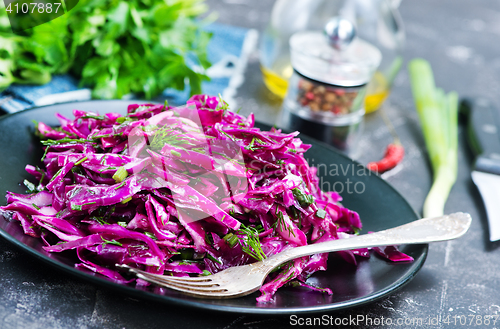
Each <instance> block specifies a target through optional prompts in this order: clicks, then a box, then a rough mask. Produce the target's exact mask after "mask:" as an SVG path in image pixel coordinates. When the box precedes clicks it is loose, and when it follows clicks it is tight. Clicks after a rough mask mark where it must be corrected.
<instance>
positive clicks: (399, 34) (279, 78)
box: [259, 0, 405, 113]
mask: <svg viewBox="0 0 500 329" xmlns="http://www.w3.org/2000/svg"><path fill="white" fill-rule="evenodd" d="M399 3H400V0H300V1H297V0H276V2H275V4H274V7H273V10H272V13H271V19H270V21H269V24H268V26H267V28H266V29H265V31H264V33H263V35H262V37H261V39H260V40H261V41H260V45H259V54H260V64H261V70H262V75H263V80H264V83H265V85H266V86H267V87H268V89H269V90H270V91H271V92H273V93H274V94H275V95H277V96H279V97H282V98H283V97H284V96H285V94H286V91H287V86H288V82H289V79H290V77H291V75H292V73H293V69H292V65H291V60H290V51H289V39H290V37H291V36H292V35H293V34H294V33H296V32H300V31H305V30H318V29H321V28H323V26H325V24H326V23H327V22H328V20H329V19H330V18H331V17H334V16H343V17H347V18H348V19H350V20H351V21H352V22H353V23H354V25H355V27H356V30H357V34H358V36H359V37H360V38H362V39H363V40H366V41H368V42H370V43H371V44H373V45H375V46H376V47H377V48H378V49H379V50H380V51H381V52H382V62H381V63H380V65H379V67H378V69H377V70H376V72H375V73H374V74H373V76H372V79H371V81H370V83H369V85H368V89H367V95H366V96H367V97H366V98H365V110H366V112H367V113H368V112H372V111H375V110H376V109H378V108H379V107H380V106H381V104H382V103H383V102H384V101H385V99H386V98H387V97H388V95H389V92H390V89H391V86H392V83H393V81H394V78H395V77H396V75H397V73H398V72H399V69H400V67H401V65H402V51H403V47H404V41H405V32H404V28H403V22H402V19H401V16H400V14H399V11H398V6H399Z"/></svg>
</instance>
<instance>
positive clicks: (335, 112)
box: [279, 17, 382, 153]
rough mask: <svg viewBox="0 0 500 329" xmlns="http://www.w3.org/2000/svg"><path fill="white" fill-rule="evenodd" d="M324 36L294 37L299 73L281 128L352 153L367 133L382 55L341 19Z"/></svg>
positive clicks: (292, 81)
mask: <svg viewBox="0 0 500 329" xmlns="http://www.w3.org/2000/svg"><path fill="white" fill-rule="evenodd" d="M325 31H326V33H324V32H323V31H302V32H297V33H295V34H294V35H293V36H292V37H291V38H290V54H291V63H292V67H293V74H292V76H291V78H290V80H289V84H288V90H287V94H286V97H285V99H284V102H283V108H282V113H281V117H280V122H279V125H280V126H283V127H285V128H287V129H291V130H298V131H300V132H301V133H304V134H306V135H309V136H311V137H314V138H316V139H319V140H322V141H325V142H327V143H329V144H332V145H333V146H335V147H336V148H338V149H340V150H342V151H344V152H346V153H351V151H352V150H353V146H354V145H355V143H356V139H357V137H358V136H359V134H360V132H361V126H362V120H363V116H364V114H365V108H364V100H365V96H366V91H367V86H368V83H369V81H370V80H371V78H372V77H373V73H374V72H375V70H376V69H377V67H378V66H379V64H380V62H381V59H382V54H381V52H380V50H379V49H378V48H377V47H375V46H373V45H372V44H370V43H368V42H367V41H365V40H363V39H361V38H358V37H356V36H355V28H354V25H353V24H352V23H351V22H350V21H349V20H347V19H344V18H340V17H336V18H334V19H332V20H330V22H329V23H328V24H327V25H326V27H325Z"/></svg>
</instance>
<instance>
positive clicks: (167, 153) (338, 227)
mask: <svg viewBox="0 0 500 329" xmlns="http://www.w3.org/2000/svg"><path fill="white" fill-rule="evenodd" d="M127 112H128V113H127V115H125V116H122V115H120V114H117V113H108V114H105V115H99V114H97V113H91V112H83V111H79V110H75V111H74V116H75V118H74V119H72V120H71V119H69V118H65V117H64V116H62V115H60V114H57V118H58V119H59V122H60V124H61V125H60V127H58V128H52V127H49V126H47V125H46V124H43V123H38V125H37V135H39V137H40V138H41V140H42V144H43V145H44V146H45V154H44V157H43V166H42V167H43V168H42V169H40V168H36V167H34V166H32V165H27V166H26V170H27V171H28V172H29V173H30V174H32V175H33V176H34V177H35V178H36V179H37V180H38V183H37V184H32V183H29V182H26V185H27V187H28V189H29V190H30V192H31V193H30V194H27V195H20V194H15V193H11V192H8V194H7V205H6V206H3V207H0V211H1V212H2V213H3V214H7V215H9V217H10V218H13V219H15V220H18V221H20V222H21V225H22V227H23V229H24V232H25V233H26V234H28V235H30V236H33V237H38V238H42V239H43V241H44V243H45V244H46V246H45V247H44V248H45V250H46V251H48V252H61V251H64V250H74V251H76V254H77V256H78V259H79V260H80V261H81V263H79V264H77V265H76V267H78V268H85V269H87V270H91V271H93V272H96V273H100V274H102V275H104V276H106V277H108V278H110V279H111V280H114V281H116V282H120V283H128V284H132V282H131V280H127V279H126V278H124V277H123V276H122V275H121V273H120V272H119V271H118V270H117V268H116V267H115V264H128V265H130V266H133V267H137V268H140V269H143V270H146V271H149V272H152V273H161V274H163V273H165V274H171V275H174V276H193V275H209V274H213V273H216V272H218V271H221V270H224V269H226V268H228V267H231V266H238V265H243V264H248V263H251V262H255V261H257V260H261V259H264V258H266V257H268V256H270V255H274V254H276V253H279V252H281V251H283V250H285V249H288V248H293V247H296V246H301V245H306V244H310V243H317V242H322V241H328V240H334V239H339V238H344V237H347V236H348V235H352V234H354V233H355V232H357V231H358V230H359V229H361V221H360V219H359V216H358V214H357V213H356V212H354V211H352V210H349V209H346V208H344V207H343V206H342V205H341V204H340V203H339V201H341V197H340V195H338V194H337V193H336V192H324V191H321V190H320V188H319V186H318V178H317V176H316V170H315V168H313V167H309V165H308V164H307V161H306V160H305V158H304V153H305V152H306V151H307V150H308V149H309V148H310V145H305V144H303V143H302V141H301V140H300V139H299V138H297V137H296V136H297V135H298V133H297V132H294V133H291V134H285V133H282V132H281V131H280V130H278V129H274V128H273V129H271V131H262V130H260V129H258V128H256V127H255V126H254V123H255V122H254V117H253V115H250V116H248V117H247V118H245V117H243V116H241V115H238V114H236V113H234V112H231V111H229V110H228V108H227V104H226V103H225V102H224V101H223V100H221V99H220V98H216V97H209V96H206V95H197V96H193V97H192V98H191V99H190V100H189V101H188V103H187V105H186V106H185V107H178V108H173V107H170V106H163V105H154V104H143V105H139V104H137V105H130V106H129V107H128V111H127ZM376 252H377V253H378V254H380V255H382V256H384V257H386V258H388V259H391V260H394V261H397V260H403V261H408V260H411V257H409V256H406V255H404V254H402V253H400V252H398V251H397V249H395V248H377V249H376ZM340 255H341V256H342V257H344V258H345V259H346V260H347V261H350V262H353V263H355V262H356V259H355V255H358V256H362V257H367V256H368V250H367V249H362V250H354V251H345V252H341V253H340ZM327 258H328V254H321V255H314V256H310V257H302V258H300V259H296V260H294V261H291V262H289V263H287V264H285V265H284V266H283V267H282V268H281V270H280V271H276V272H274V273H272V274H271V275H270V276H269V277H268V279H267V281H266V283H265V284H264V285H263V286H262V288H261V293H262V295H261V296H260V297H259V298H257V300H258V302H267V301H269V300H271V298H272V296H273V295H274V293H275V292H276V290H277V289H279V288H280V287H281V286H283V285H285V284H288V285H292V286H301V287H309V288H311V289H313V290H317V291H321V292H326V293H330V294H331V290H330V289H328V288H325V289H322V288H319V287H313V286H311V285H309V284H307V283H306V280H307V278H308V277H309V276H310V275H311V274H313V273H314V272H316V271H319V270H326V266H327ZM132 281H135V284H137V285H147V284H148V283H146V282H144V281H142V280H132Z"/></svg>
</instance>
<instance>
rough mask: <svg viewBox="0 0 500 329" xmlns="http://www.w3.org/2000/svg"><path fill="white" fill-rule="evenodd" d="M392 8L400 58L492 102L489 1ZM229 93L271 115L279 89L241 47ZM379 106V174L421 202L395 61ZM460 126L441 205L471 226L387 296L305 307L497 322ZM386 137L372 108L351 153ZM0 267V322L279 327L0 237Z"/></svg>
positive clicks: (424, 1) (375, 150)
mask: <svg viewBox="0 0 500 329" xmlns="http://www.w3.org/2000/svg"><path fill="white" fill-rule="evenodd" d="M208 3H209V5H210V6H211V7H212V8H213V9H214V10H216V11H217V12H218V13H219V21H220V22H222V23H227V24H233V25H238V26H243V27H249V28H256V29H257V30H259V31H262V30H263V29H264V27H265V25H266V23H267V21H268V20H269V17H270V8H271V7H272V1H269V0H224V1H222V0H209V1H208ZM400 11H401V14H402V17H403V20H404V22H405V26H406V31H407V43H406V49H405V67H406V64H407V62H408V60H409V59H411V58H414V57H423V58H425V59H427V60H428V61H430V63H431V65H432V67H433V69H434V73H435V78H436V84H437V85H438V86H440V87H441V88H443V89H444V90H446V91H450V90H456V91H457V92H458V93H459V94H460V95H462V96H476V95H482V96H488V97H492V98H493V100H494V102H495V103H496V104H497V105H498V104H499V98H498V97H496V96H497V95H498V90H499V89H500V56H499V52H498V38H499V37H500V23H499V22H500V20H499V19H500V2H499V1H493V0H491V1H486V0H483V1H470V0H440V1H435V0H419V1H413V0H403V1H402V3H401V6H400ZM237 101H238V103H239V105H240V106H242V111H243V112H244V114H248V113H250V112H254V113H255V114H256V117H257V119H258V120H261V121H264V122H268V123H274V122H275V119H276V116H277V114H278V112H279V109H280V105H281V104H280V100H279V99H277V98H276V97H274V96H273V95H271V94H270V93H269V92H268V91H267V90H266V89H265V87H264V85H263V83H262V80H261V76H260V69H259V63H258V57H257V54H256V53H255V54H253V55H252V57H251V58H250V63H249V66H248V69H247V73H246V80H245V83H244V84H243V85H242V86H241V87H240V89H239V91H238V96H237ZM385 111H386V113H387V114H388V116H389V117H390V118H391V120H392V122H393V123H394V125H395V127H396V130H397V132H398V134H399V135H400V137H401V139H402V142H403V144H404V146H405V147H406V151H407V154H406V157H405V159H404V161H403V163H402V165H401V168H400V169H398V171H397V172H394V173H391V174H390V175H387V181H388V182H389V183H391V184H392V185H393V186H394V187H395V188H396V189H397V190H398V191H400V192H401V193H402V194H403V196H405V197H406V198H407V199H408V200H409V202H410V203H411V205H412V206H413V207H414V208H415V209H416V210H417V211H421V209H422V205H423V201H424V198H425V196H426V194H427V191H428V190H429V188H430V184H431V171H430V167H429V163H428V161H427V157H426V152H425V147H424V143H423V138H422V136H421V132H420V128H419V126H418V119H417V116H416V113H415V109H414V106H413V102H412V98H411V92H410V85H409V79H408V74H407V71H406V69H403V70H402V71H401V72H400V74H399V76H398V78H397V80H396V85H395V87H394V90H393V93H392V94H391V96H390V98H389V101H388V102H387V103H386V106H385ZM459 133H460V145H459V148H460V149H459V173H458V180H457V183H456V185H455V186H454V187H453V189H452V191H451V194H450V198H449V201H448V202H447V204H446V212H455V211H465V212H469V213H470V214H471V215H472V217H473V224H472V227H471V229H470V231H469V232H468V233H467V234H466V236H464V237H463V238H461V239H460V240H457V241H452V242H447V243H438V244H433V245H431V246H430V250H429V256H428V259H427V261H426V263H425V265H424V267H423V269H422V270H421V271H420V272H419V273H418V274H417V275H416V277H415V278H414V279H413V280H412V281H411V282H410V283H409V284H407V285H406V286H405V287H403V288H402V289H401V290H398V291H397V292H395V293H394V294H392V295H391V296H389V297H387V298H384V299H382V300H379V301H377V302H375V303H373V304H370V305H367V306H363V307H359V308H355V309H350V310H345V311H341V312H336V313H323V314H316V315H315V316H316V317H321V316H323V315H324V316H328V317H329V316H333V317H334V318H341V319H344V318H349V317H350V316H351V317H356V316H366V317H370V318H372V319H381V318H382V317H384V319H387V318H390V319H391V320H392V321H394V322H395V321H397V319H403V320H407V321H418V320H417V319H422V321H424V322H423V324H422V325H418V326H417V325H406V326H401V327H406V328H416V327H418V328H446V327H449V328H462V327H463V328H465V327H469V328H470V327H477V328H495V327H496V328H498V327H500V319H499V321H497V323H496V325H495V324H494V323H493V319H492V320H491V321H490V322H489V323H488V324H487V323H486V322H484V317H485V316H487V315H499V314H500V302H499V300H498V296H499V295H500V284H499V283H500V282H499V281H500V275H499V274H498V273H499V272H500V265H499V262H498V261H497V254H498V252H499V251H498V250H497V249H498V246H499V245H500V244H499V243H489V242H488V234H487V233H488V230H487V224H486V217H485V211H484V209H483V206H482V201H481V199H480V197H479V194H478V192H477V190H476V189H475V187H474V185H473V184H472V182H471V179H470V164H471V162H472V155H471V154H470V152H469V151H468V149H467V144H466V143H465V139H464V131H463V127H460V131H459ZM391 141H392V138H391V135H390V134H389V132H388V131H387V129H385V126H384V124H383V122H382V119H381V118H380V116H379V115H377V114H372V115H368V116H367V117H366V125H365V133H364V138H363V140H362V141H361V143H360V149H361V152H360V153H361V155H360V156H359V158H358V160H359V161H361V162H362V163H367V162H369V161H371V160H373V159H378V158H379V157H380V156H381V155H382V153H383V150H384V148H385V146H386V145H387V144H388V143H390V142H391ZM0 273H1V275H0V300H1V302H0V328H6V329H7V328H8V329H10V328H30V329H31V328H70V327H71V328H150V329H153V328H221V329H222V328H274V329H279V328H288V327H290V321H289V318H288V317H269V316H265V317H262V316H246V315H234V314H233V315H230V314H218V313H213V312H212V313H205V312H200V311H198V310H192V309H180V308H175V307H172V306H166V305H160V304H157V303H152V302H145V301H138V300H134V299H131V298H128V297H126V296H121V295H117V294H115V293H114V292H111V291H108V290H105V289H102V288H100V287H97V286H94V285H90V284H87V283H85V282H81V281H79V280H77V279H74V278H72V277H67V276H65V275H64V274H63V273H60V272H57V271H55V270H53V269H52V268H50V267H47V266H46V265H45V264H43V263H41V262H39V261H37V260H35V259H33V258H32V257H28V256H26V255H24V254H23V253H21V252H19V251H17V250H16V249H14V247H12V246H11V245H10V244H7V243H6V242H3V241H0ZM460 317H461V318H460ZM460 319H462V324H463V323H464V322H463V321H464V320H467V323H466V325H460ZM446 320H448V321H449V323H446V322H445V321H446ZM471 320H473V321H472V322H471V324H469V322H470V321H471ZM480 320H481V321H482V322H479V321H480ZM438 321H439V322H438ZM455 321H456V322H455ZM476 321H477V322H476ZM407 323H410V322H407ZM333 327H334V326H333ZM345 327H346V328H347V327H349V326H345ZM359 327H360V328H376V327H381V326H375V325H372V326H370V325H361V326H359Z"/></svg>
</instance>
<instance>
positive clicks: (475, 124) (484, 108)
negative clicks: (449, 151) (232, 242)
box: [460, 98, 500, 241]
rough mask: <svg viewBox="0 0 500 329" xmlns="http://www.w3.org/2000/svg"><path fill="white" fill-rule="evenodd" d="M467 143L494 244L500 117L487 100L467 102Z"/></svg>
mask: <svg viewBox="0 0 500 329" xmlns="http://www.w3.org/2000/svg"><path fill="white" fill-rule="evenodd" d="M460 107H461V110H463V111H464V112H465V114H466V115H467V141H468V144H469V147H470V148H471V149H472V152H473V153H474V154H475V156H476V159H475V162H474V166H473V170H472V173H471V176H472V180H473V182H474V184H475V185H476V186H477V188H478V190H479V193H480V194H481V197H482V199H483V203H484V206H485V208H486V215H487V217H488V227H489V233H490V234H489V235H490V241H497V240H500V125H499V124H498V123H499V121H498V120H499V113H498V111H497V109H496V108H495V106H494V104H493V102H492V101H490V100H489V99H487V98H475V99H463V100H462V101H461V104H460Z"/></svg>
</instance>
